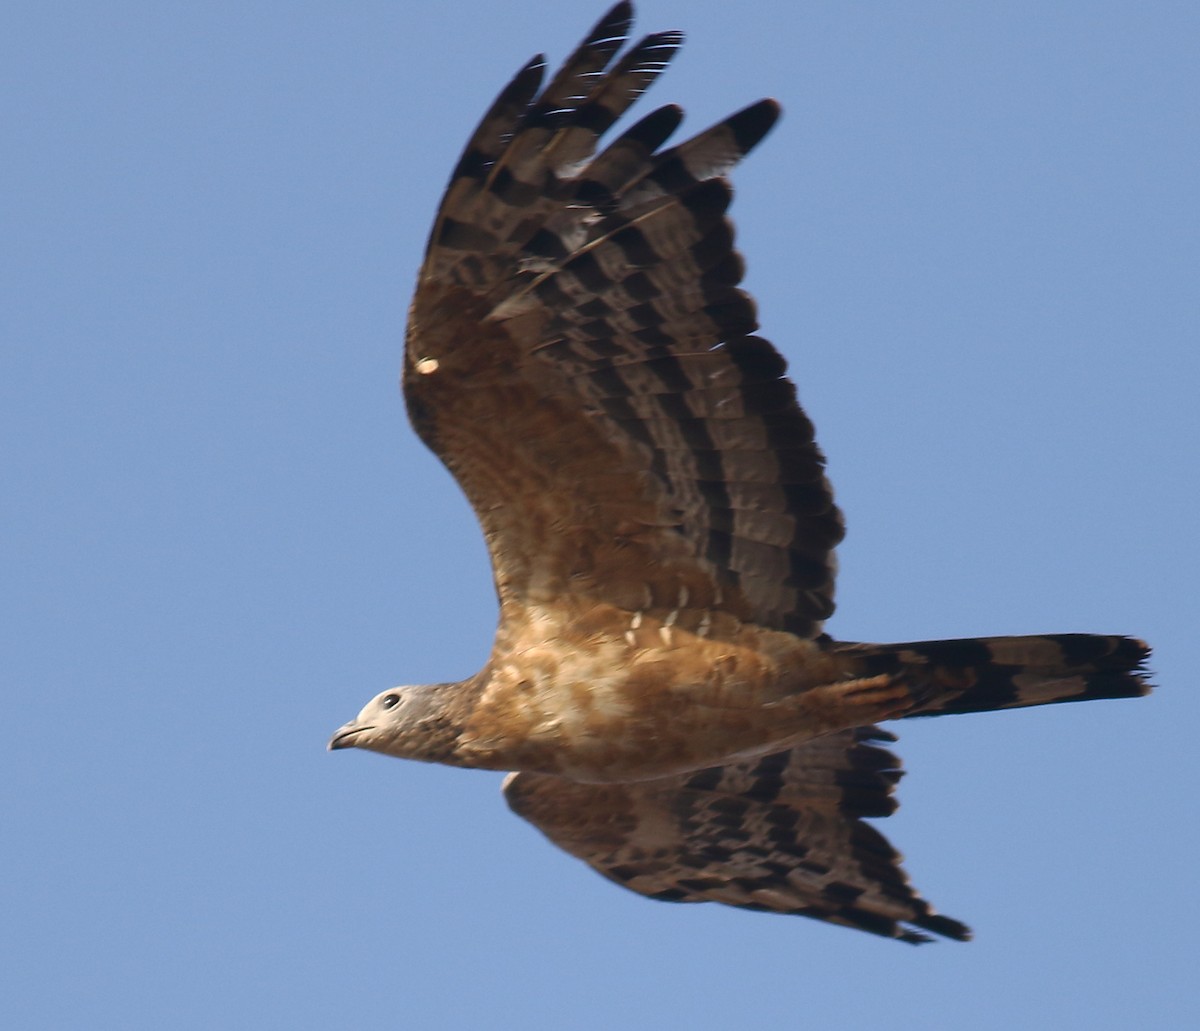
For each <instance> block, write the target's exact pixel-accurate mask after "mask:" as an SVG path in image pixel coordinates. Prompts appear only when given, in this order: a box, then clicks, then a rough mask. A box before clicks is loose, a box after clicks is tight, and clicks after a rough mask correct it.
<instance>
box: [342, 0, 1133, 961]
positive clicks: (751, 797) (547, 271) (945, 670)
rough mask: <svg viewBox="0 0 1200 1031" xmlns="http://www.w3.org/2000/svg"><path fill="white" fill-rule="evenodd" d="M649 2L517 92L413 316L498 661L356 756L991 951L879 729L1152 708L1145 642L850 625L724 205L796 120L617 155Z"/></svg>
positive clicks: (652, 74) (435, 256)
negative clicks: (462, 782)
mask: <svg viewBox="0 0 1200 1031" xmlns="http://www.w3.org/2000/svg"><path fill="white" fill-rule="evenodd" d="M631 17H632V10H631V7H630V5H629V4H627V3H620V4H618V5H617V6H616V7H614V8H613V9H612V10H611V11H610V12H609V13H608V14H607V15H606V16H605V17H604V18H603V19H601V21H600V22H599V23H598V24H597V25H596V27H595V28H594V29H593V31H592V33H591V34H590V35H589V37H588V38H587V39H586V40H585V41H584V42H583V43H582V44H581V45H580V47H579V48H578V49H577V50H576V51H575V53H574V54H572V55H571V56H570V57H569V58H568V59H567V61H566V63H565V64H564V66H563V68H562V70H561V71H559V72H558V73H557V74H556V75H555V76H554V78H553V79H552V80H551V81H550V82H549V83H548V84H547V85H546V86H545V87H544V88H541V89H539V87H540V86H541V80H542V73H543V70H544V62H543V60H542V59H541V58H536V59H534V60H533V61H532V62H530V63H529V64H528V65H526V66H525V68H523V69H522V70H521V71H520V72H519V73H518V74H517V76H516V77H515V78H514V79H513V81H512V82H511V83H510V84H509V85H508V86H507V87H506V88H505V90H504V91H503V92H502V93H501V94H500V96H499V97H498V98H497V100H496V101H495V103H494V104H493V106H492V107H491V109H490V110H489V111H488V113H487V114H486V115H485V116H484V119H483V121H482V122H481V123H480V125H479V127H478V128H477V129H476V131H475V133H474V134H473V136H472V137H471V139H470V141H469V143H468V145H467V148H466V151H465V152H464V154H463V156H462V158H461V159H460V161H459V163H458V165H457V167H456V168H455V170H454V173H453V175H452V176H451V179H450V183H449V185H448V187H447V190H446V195H445V198H444V199H443V201H442V205H441V208H440V209H439V212H438V215H437V219H436V221H435V223H434V228H433V231H432V234H431V237H430V241H429V247H428V250H427V253H426V257H425V262H424V265H423V267H422V269H421V273H420V276H419V280H418V284H417V290H416V294H415V296H414V298H413V303H412V308H411V310H410V315H409V326H408V335H407V347H406V354H405V362H404V394H405V398H406V400H407V403H408V407H409V412H410V414H411V417H412V420H413V424H414V426H415V427H416V429H417V432H418V433H419V434H420V436H421V437H422V439H423V440H424V441H425V442H426V443H427V444H428V445H429V446H430V447H431V448H432V449H433V450H434V451H435V452H436V453H437V454H438V455H439V456H440V457H441V458H442V460H443V461H444V462H445V463H446V465H447V466H448V467H449V468H450V470H451V471H452V472H453V473H454V475H455V477H456V478H457V479H458V482H459V483H460V484H461V485H462V488H463V490H464V491H465V492H466V494H467V497H468V498H469V499H470V502H471V504H472V506H473V507H474V509H475V511H476V513H477V514H478V516H479V519H480V522H481V524H482V526H483V531H484V534H485V537H486V539H487V543H488V548H489V551H490V554H491V559H492V567H493V572H494V575H495V581H496V589H497V592H498V595H499V599H500V625H499V628H498V630H497V634H496V641H495V645H494V647H493V650H492V654H491V657H490V659H489V661H488V664H487V665H486V667H485V668H484V669H483V670H482V671H480V673H478V674H477V675H476V676H474V677H472V678H470V679H468V680H466V681H463V682H460V683H456V684H439V685H427V686H422V687H406V688H397V689H396V690H394V691H389V692H385V693H384V694H382V695H380V696H379V697H377V698H376V699H374V700H373V701H372V702H371V703H370V704H368V706H367V707H366V708H364V710H363V711H362V713H360V715H359V717H358V718H357V719H356V720H355V721H353V722H351V723H349V724H347V725H346V726H345V727H343V728H342V729H341V730H340V731H339V732H338V734H337V735H336V736H335V738H334V740H333V741H332V742H331V747H335V748H341V747H348V746H355V747H361V748H368V749H372V750H375V751H380V752H384V753H387V754H391V755H396V756H400V757H408V758H416V759H424V760H429V761H435V762H444V763H451V764H455V765H461V766H473V767H483V768H490V769H507V770H518V771H521V772H518V773H517V774H514V775H513V776H511V777H510V778H509V779H508V781H507V782H506V787H505V791H506V796H507V797H508V800H509V802H510V804H511V805H512V807H513V808H514V810H516V811H517V812H518V813H520V814H521V815H522V816H524V817H526V818H527V819H529V820H531V821H532V822H533V823H535V824H536V825H537V826H539V827H540V828H541V829H542V830H543V831H544V832H545V833H546V834H547V835H548V836H549V837H550V838H551V840H553V841H555V842H556V843H557V844H559V845H561V846H562V847H563V848H565V849H566V850H567V851H569V852H571V853H572V854H574V855H577V856H579V857H580V858H582V859H584V860H585V861H586V862H588V863H589V864H591V865H592V866H593V867H595V868H596V869H597V870H599V871H600V872H601V873H603V874H605V876H608V877H610V878H612V879H614V880H616V881H617V882H618V883H621V884H624V885H625V886H626V887H629V888H631V889H632V890H634V891H638V892H641V893H643V894H647V895H650V896H652V897H655V898H662V899H672V900H677V901H702V900H713V901H719V902H725V903H728V904H730V905H736V906H744V907H748V908H757V909H770V910H776V911H780V912H789V913H801V914H804V915H808V916H815V917H818V918H820V919H825V920H830V921H833V922H835V923H842V924H846V925H848V926H852V927H858V928H861V929H864V930H868V931H872V932H874V933H878V934H884V935H887V936H891V937H897V938H902V939H904V940H909V941H914V940H922V939H923V938H924V936H925V934H924V932H932V933H937V934H942V935H947V936H949V937H952V938H960V939H961V938H965V937H967V936H968V932H967V930H966V928H965V927H964V926H963V925H962V924H959V923H958V922H957V921H953V920H950V919H948V918H945V917H940V916H937V915H935V914H934V913H933V912H932V911H931V910H930V908H929V906H928V905H927V904H926V903H925V902H924V901H923V900H921V899H920V897H919V896H917V895H916V893H915V892H914V891H913V890H912V889H911V888H910V887H909V885H908V883H907V880H906V878H905V877H904V875H903V873H902V872H901V871H900V869H899V866H898V862H899V857H898V855H897V854H896V853H895V851H894V850H893V849H892V848H891V846H890V845H888V843H887V842H886V841H885V840H884V839H883V838H882V837H881V836H880V835H879V834H878V833H877V832H875V831H874V830H873V829H871V828H870V827H869V826H868V825H866V824H864V823H863V822H862V819H863V818H864V817H872V816H886V815H887V814H888V813H889V812H890V811H891V809H892V808H893V806H894V803H893V802H892V799H891V790H892V787H893V785H894V783H895V781H896V780H897V779H898V777H899V764H898V761H897V760H896V759H895V757H894V756H892V755H891V754H890V753H889V752H887V751H885V750H884V749H883V748H880V747H879V743H880V742H881V741H888V740H893V739H892V738H891V736H890V735H888V734H886V733H884V732H883V731H880V730H878V729H877V728H876V727H875V726H874V724H876V723H878V722H879V721H881V720H885V719H891V718H899V717H908V716H921V715H939V714H943V713H952V712H973V711H983V710H988V709H996V708H1010V707H1016V706H1022V705H1039V704H1045V703H1050V702H1060V701H1072V700H1085V699H1089V698H1102V697H1103V698H1107V697H1128V696H1134V695H1138V694H1143V693H1145V691H1146V690H1147V687H1146V683H1145V679H1144V674H1143V668H1144V661H1145V657H1146V654H1147V649H1146V647H1145V646H1144V645H1143V644H1141V643H1140V642H1137V641H1133V640H1130V639H1127V638H1121V637H1098V636H1090V635H1059V636H1049V637H1032V638H991V639H984V640H974V641H932V642H921V643H913V644H897V645H873V644H854V643H845V642H837V641H834V640H832V639H830V638H829V637H827V636H825V635H824V634H823V632H822V623H823V621H824V620H825V619H826V618H827V617H828V616H829V615H830V613H831V612H832V611H833V582H834V569H835V565H834V556H833V549H834V547H835V546H836V545H837V543H838V542H839V541H840V540H841V537H842V533H843V524H842V517H841V513H840V512H839V511H838V509H837V507H836V506H835V504H834V502H833V494H832V490H831V488H830V486H829V482H828V481H827V479H826V478H825V472H824V459H823V457H822V455H821V452H820V451H819V449H818V448H817V445H816V444H815V442H814V439H813V428H812V424H811V423H810V422H809V420H808V419H807V417H806V416H805V415H804V413H803V412H802V411H801V409H800V407H799V405H798V404H797V402H796V393H795V388H794V387H793V386H792V384H791V383H790V382H789V381H788V380H787V379H786V378H785V370H786V366H785V362H784V360H783V358H782V357H781V356H780V355H779V353H778V352H777V351H776V350H775V349H774V348H773V347H772V346H771V345H770V344H769V343H768V342H767V341H765V340H763V339H761V338H759V337H757V336H754V335H753V334H754V331H755V329H756V328H757V322H756V318H755V310H754V304H753V302H752V301H751V299H750V298H749V297H748V296H747V295H746V294H745V293H744V292H743V291H742V290H741V289H739V287H738V283H739V282H740V280H741V277H742V272H743V265H742V261H741V258H740V257H739V255H738V254H737V253H736V251H735V250H734V249H733V230H732V227H731V225H730V223H729V221H728V219H727V218H726V209H727V208H728V206H729V202H730V199H731V196H732V191H731V188H730V186H729V183H728V182H727V181H726V179H725V178H724V177H725V175H726V174H727V173H728V172H729V171H730V170H731V169H732V168H733V166H734V165H736V164H737V162H738V161H739V160H740V159H741V158H742V157H743V156H744V155H745V154H746V153H747V152H748V151H749V150H750V149H751V148H753V147H754V146H755V145H756V144H757V143H758V142H759V141H760V140H761V139H762V138H763V136H765V135H766V133H767V132H768V131H769V130H770V128H771V126H772V125H773V124H774V122H775V120H776V118H777V117H778V113H779V109H778V106H777V105H776V104H775V103H774V102H773V101H768V100H764V101H760V102H759V103H757V104H753V105H751V106H750V107H748V108H746V109H745V110H743V111H741V112H739V113H738V114H735V115H733V116H731V117H730V118H728V119H725V120H724V121H722V122H721V123H719V124H718V125H716V126H714V127H712V128H710V129H708V130H706V131H705V132H702V133H700V134H698V135H697V136H694V137H692V138H691V139H690V140H687V141H686V142H684V143H682V144H679V145H677V146H674V147H665V146H664V145H665V143H666V140H667V137H668V136H669V135H670V134H671V133H672V132H673V130H674V129H675V128H676V127H677V126H678V124H679V121H680V117H681V113H680V111H679V109H678V108H675V107H664V108H660V109H658V110H657V111H654V112H653V113H651V114H650V115H648V116H647V117H645V118H643V119H642V120H641V121H639V122H637V123H636V124H635V125H634V126H633V127H632V128H630V129H628V130H627V131H626V132H625V133H623V134H622V135H620V136H619V137H618V138H617V139H616V140H614V141H613V142H612V143H610V144H609V145H608V146H607V147H605V148H603V149H599V150H598V147H599V142H600V138H601V136H602V135H603V134H604V133H605V132H606V131H607V130H608V129H609V128H610V127H611V126H612V125H613V123H614V122H615V121H616V120H617V119H618V118H619V117H620V116H621V115H622V114H623V113H624V112H625V111H626V109H627V108H628V107H629V106H630V105H631V104H632V103H633V102H634V101H635V100H636V99H637V98H638V97H639V96H640V95H641V94H642V93H643V92H644V91H645V90H646V88H647V87H648V86H649V85H650V84H651V83H652V82H653V81H654V79H655V78H656V77H657V75H658V74H659V73H660V72H661V71H662V70H663V68H664V67H665V66H666V64H667V62H668V61H669V60H670V57H671V55H672V54H673V53H674V51H675V49H676V48H677V47H678V46H679V44H680V42H681V39H682V37H681V36H680V34H679V33H673V32H668V33H659V34H656V35H652V36H649V37H647V38H646V39H645V40H643V41H642V42H641V43H639V44H637V45H635V46H634V47H633V48H632V49H630V50H629V51H628V52H627V53H626V54H625V56H623V57H620V58H618V57H617V52H618V50H619V49H620V47H621V45H622V44H623V42H624V39H625V35H626V32H627V31H628V29H629V25H630V21H631Z"/></svg>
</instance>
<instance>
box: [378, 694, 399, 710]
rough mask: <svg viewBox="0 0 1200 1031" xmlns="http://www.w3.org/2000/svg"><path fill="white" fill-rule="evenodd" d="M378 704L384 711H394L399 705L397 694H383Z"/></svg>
mask: <svg viewBox="0 0 1200 1031" xmlns="http://www.w3.org/2000/svg"><path fill="white" fill-rule="evenodd" d="M379 704H380V705H382V706H383V707H384V708H385V709H394V708H396V706H397V705H399V704H400V696H399V695H398V694H385V695H384V696H383V697H382V698H381V699H380V700H379Z"/></svg>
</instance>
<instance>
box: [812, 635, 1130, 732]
mask: <svg viewBox="0 0 1200 1031" xmlns="http://www.w3.org/2000/svg"><path fill="white" fill-rule="evenodd" d="M833 647H834V650H835V651H837V652H839V653H844V654H846V655H848V656H853V658H854V662H853V667H852V668H853V669H854V671H855V674H856V675H857V676H861V677H872V676H880V675H891V676H894V677H896V678H897V679H901V680H903V681H905V682H906V683H907V684H908V685H909V686H910V689H911V691H912V694H913V699H914V706H913V708H912V710H911V711H909V712H907V713H905V714H904V716H905V717H906V718H907V717H911V716H944V715H948V714H950V713H959V712H990V711H991V710H993V709H1017V708H1022V707H1024V706H1028V705H1050V704H1054V703H1057V702H1086V701H1090V700H1091V699H1093V698H1137V697H1140V696H1141V695H1145V694H1149V692H1150V682H1149V679H1148V677H1149V672H1148V671H1147V669H1146V659H1147V658H1148V656H1149V655H1150V648H1149V647H1148V646H1147V645H1146V643H1145V642H1144V641H1139V640H1137V639H1136V638H1132V637H1108V636H1104V635H1101V634H1048V635H1045V636H1039V637H981V638H968V639H963V640H954V641H914V642H907V643H903V644H853V643H848V642H837V643H835V644H834V645H833Z"/></svg>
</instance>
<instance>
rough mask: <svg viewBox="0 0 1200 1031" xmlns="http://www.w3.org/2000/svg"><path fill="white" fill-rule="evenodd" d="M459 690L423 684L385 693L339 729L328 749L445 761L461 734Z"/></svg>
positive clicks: (451, 685)
mask: <svg viewBox="0 0 1200 1031" xmlns="http://www.w3.org/2000/svg"><path fill="white" fill-rule="evenodd" d="M457 686H458V685H457V684H419V685H415V686H407V687H394V688H392V689H391V690H390V691H384V692H383V693H382V694H378V695H376V696H375V697H374V698H372V699H371V700H370V701H369V702H367V704H366V705H365V706H364V707H363V710H362V712H360V713H359V714H358V715H357V716H356V717H355V718H354V719H352V720H351V721H350V722H349V723H347V724H345V725H344V726H342V727H340V728H338V731H337V733H336V734H334V735H333V737H332V738H330V740H329V750H330V751H335V750H337V749H341V748H366V749H369V750H370V751H372V752H382V753H383V754H384V755H394V756H396V758H398V759H423V760H425V761H427V762H446V761H447V760H448V758H449V756H450V755H451V754H452V753H453V750H454V741H455V739H457V737H458V732H459V730H460V729H461V728H460V727H459V726H458V725H457V723H456V721H455V720H454V718H453V713H452V712H451V703H452V702H453V701H454V700H455V695H456V694H457V692H455V690H454V688H455V687H457Z"/></svg>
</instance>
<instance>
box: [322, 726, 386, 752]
mask: <svg viewBox="0 0 1200 1031" xmlns="http://www.w3.org/2000/svg"><path fill="white" fill-rule="evenodd" d="M374 729H375V728H374V727H373V726H372V725H370V724H363V723H355V722H353V721H351V722H350V723H347V724H345V725H344V726H341V727H339V728H338V730H337V733H336V734H334V735H333V737H331V738H330V739H329V744H328V745H327V746H326V747H327V748H328V749H329V751H331V752H336V751H337V750H338V749H339V748H355V747H357V742H356V741H355V740H354V739H355V738H356V737H358V736H359V735H360V734H364V733H366V732H367V731H368V730H374Z"/></svg>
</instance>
